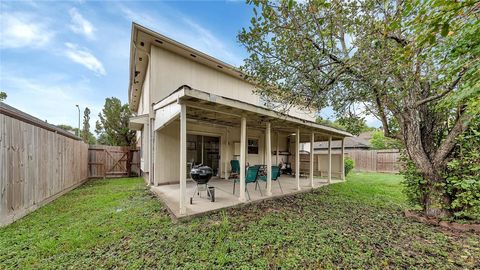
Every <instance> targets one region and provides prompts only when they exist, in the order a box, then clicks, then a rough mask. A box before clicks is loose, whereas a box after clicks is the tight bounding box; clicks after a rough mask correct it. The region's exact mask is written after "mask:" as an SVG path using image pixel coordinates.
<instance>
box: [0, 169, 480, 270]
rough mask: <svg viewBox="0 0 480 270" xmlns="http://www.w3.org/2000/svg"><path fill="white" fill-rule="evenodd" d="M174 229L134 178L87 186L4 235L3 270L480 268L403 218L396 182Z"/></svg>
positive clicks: (456, 247) (377, 177)
mask: <svg viewBox="0 0 480 270" xmlns="http://www.w3.org/2000/svg"><path fill="white" fill-rule="evenodd" d="M347 180H348V181H347V182H346V183H340V184H334V185H331V186H328V187H322V188H320V189H318V190H316V191H315V192H311V193H307V194H302V195H297V196H291V197H285V198H282V199H278V200H273V201H268V202H264V203H261V204H256V205H250V206H247V207H244V208H241V209H230V210H226V211H222V212H219V213H216V214H212V215H208V216H204V217H199V218H194V219H192V220H189V221H185V222H179V223H174V222H172V221H171V219H170V218H169V216H168V214H167V212H166V210H165V209H164V207H163V206H162V203H161V202H159V201H158V200H157V199H156V198H155V197H152V196H151V194H150V193H149V191H148V190H147V189H146V187H145V185H144V183H143V180H141V179H139V178H132V179H119V180H95V181H90V182H88V183H86V184H85V185H83V186H82V187H80V188H77V189H75V190H74V191H72V192H69V193H68V194H67V195H65V196H63V197H61V198H59V199H57V200H56V201H54V202H53V203H50V204H48V205H46V206H45V207H43V208H41V209H39V210H38V211H36V212H34V213H32V214H30V215H28V216H27V217H25V218H23V219H21V220H19V221H17V222H15V223H14V224H12V225H10V226H7V227H5V228H1V229H0V269H3V268H9V269H23V268H41V269H49V268H50V269H52V268H55V269H58V268H71V269H85V268H92V269H93V268H95V269H97V268H104V269H106V268H108V269H111V268H115V267H117V268H155V267H157V268H162V269H169V268H177V267H179V268H189V269H212V268H217V269H225V268H232V269H251V268H259V269H277V268H282V269H290V268H312V269H318V268H343V269H345V268H347V269H351V268H362V269H363V268H368V269H388V268H391V269H393V268H395V269H397V268H409V269H412V268H413V269H425V268H430V269H455V268H458V269H474V268H476V269H479V268H480V236H479V235H474V234H470V233H467V234H458V233H453V232H449V231H445V230H441V229H439V228H436V227H430V226H427V225H423V224H420V223H416V222H413V221H410V220H407V219H405V218H404V217H403V214H402V209H403V208H405V207H406V206H405V198H404V196H403V195H402V193H401V185H400V181H401V177H400V176H396V175H388V174H375V173H362V174H359V173H352V174H351V175H349V176H348V178H347Z"/></svg>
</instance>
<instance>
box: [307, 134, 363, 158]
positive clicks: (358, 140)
mask: <svg viewBox="0 0 480 270" xmlns="http://www.w3.org/2000/svg"><path fill="white" fill-rule="evenodd" d="M371 138H372V132H371V131H367V132H362V133H360V134H359V135H358V136H355V137H347V138H345V145H344V150H345V151H347V152H348V151H350V150H356V149H357V150H368V149H370V148H371V145H370V139H371ZM341 147H342V145H341V143H340V142H339V141H334V142H332V145H331V149H332V151H333V152H338V151H340V150H341ZM313 149H314V150H315V153H316V154H320V153H326V152H327V151H328V142H317V143H315V145H314V147H313Z"/></svg>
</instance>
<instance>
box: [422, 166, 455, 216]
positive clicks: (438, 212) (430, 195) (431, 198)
mask: <svg viewBox="0 0 480 270" xmlns="http://www.w3.org/2000/svg"><path fill="white" fill-rule="evenodd" d="M424 178H425V180H426V181H427V183H426V194H425V197H424V198H425V200H424V205H423V207H424V211H425V215H426V216H428V217H436V218H446V217H450V216H451V215H452V213H451V211H450V210H449V206H450V203H451V200H450V197H449V196H448V194H447V193H446V190H445V187H444V186H442V184H445V179H443V178H442V177H441V176H439V175H438V174H437V173H434V174H430V175H428V174H427V175H424Z"/></svg>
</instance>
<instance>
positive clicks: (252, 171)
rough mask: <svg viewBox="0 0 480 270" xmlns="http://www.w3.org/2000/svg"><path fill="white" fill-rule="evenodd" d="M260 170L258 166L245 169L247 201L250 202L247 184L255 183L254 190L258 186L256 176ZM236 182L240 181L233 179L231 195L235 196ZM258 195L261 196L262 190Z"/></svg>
mask: <svg viewBox="0 0 480 270" xmlns="http://www.w3.org/2000/svg"><path fill="white" fill-rule="evenodd" d="M259 170H260V166H251V167H248V168H247V174H246V175H245V191H246V192H247V195H248V200H251V198H250V193H249V192H248V188H247V186H248V184H249V183H255V189H256V188H257V186H258V181H257V176H258V171H259ZM237 182H240V179H235V180H234V181H233V194H235V184H236V183H237ZM259 190H260V195H262V196H263V193H262V190H261V189H260V187H259Z"/></svg>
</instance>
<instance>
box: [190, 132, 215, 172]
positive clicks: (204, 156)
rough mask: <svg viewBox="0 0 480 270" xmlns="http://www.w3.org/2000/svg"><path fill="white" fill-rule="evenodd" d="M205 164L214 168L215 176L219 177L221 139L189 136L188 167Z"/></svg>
mask: <svg viewBox="0 0 480 270" xmlns="http://www.w3.org/2000/svg"><path fill="white" fill-rule="evenodd" d="M198 164H203V165H205V166H208V167H210V168H212V170H213V175H216V176H218V169H219V165H220V137H212V136H203V135H194V134H188V135H187V166H188V169H189V170H190V168H191V167H192V166H194V165H198Z"/></svg>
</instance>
